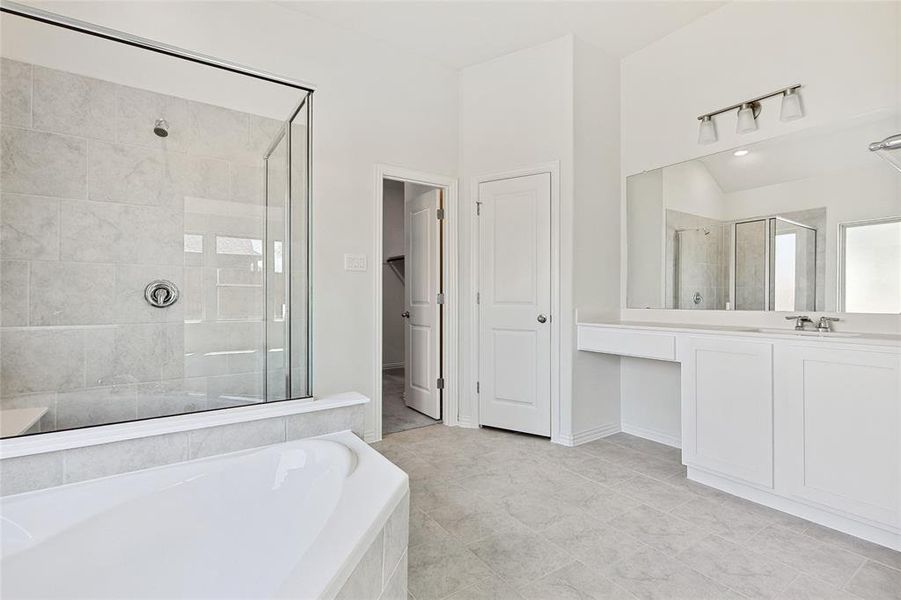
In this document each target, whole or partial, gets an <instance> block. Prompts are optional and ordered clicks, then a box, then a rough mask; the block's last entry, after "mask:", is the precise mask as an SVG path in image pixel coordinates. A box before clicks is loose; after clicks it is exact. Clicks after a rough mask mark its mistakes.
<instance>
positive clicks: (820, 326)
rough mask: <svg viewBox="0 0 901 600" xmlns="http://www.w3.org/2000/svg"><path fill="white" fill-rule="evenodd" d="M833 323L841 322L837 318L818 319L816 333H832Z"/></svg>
mask: <svg viewBox="0 0 901 600" xmlns="http://www.w3.org/2000/svg"><path fill="white" fill-rule="evenodd" d="M833 321H841V319H839V318H838V317H825V316H824V317H820V321H819V322H818V323H817V331H819V332H820V333H829V332H830V331H832V322H833Z"/></svg>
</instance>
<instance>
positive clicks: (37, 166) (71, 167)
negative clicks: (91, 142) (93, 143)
mask: <svg viewBox="0 0 901 600" xmlns="http://www.w3.org/2000/svg"><path fill="white" fill-rule="evenodd" d="M0 146H2V152H0V179H2V181H3V191H4V193H19V194H33V195H37V196H53V197H63V198H84V197H85V192H86V189H87V186H86V174H85V172H86V168H87V142H86V141H85V140H84V139H80V138H74V137H68V136H63V135H56V134H53V133H45V132H43V131H31V130H25V129H16V128H12V127H3V128H0Z"/></svg>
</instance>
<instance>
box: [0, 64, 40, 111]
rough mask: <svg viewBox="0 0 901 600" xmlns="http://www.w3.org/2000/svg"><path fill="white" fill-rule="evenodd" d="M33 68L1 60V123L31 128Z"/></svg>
mask: <svg viewBox="0 0 901 600" xmlns="http://www.w3.org/2000/svg"><path fill="white" fill-rule="evenodd" d="M31 90H32V66H31V65H29V64H27V63H22V62H19V61H16V60H11V59H9V58H0V122H2V123H3V124H4V125H17V126H19V127H30V126H31Z"/></svg>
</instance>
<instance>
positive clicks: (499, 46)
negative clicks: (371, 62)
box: [277, 0, 725, 69]
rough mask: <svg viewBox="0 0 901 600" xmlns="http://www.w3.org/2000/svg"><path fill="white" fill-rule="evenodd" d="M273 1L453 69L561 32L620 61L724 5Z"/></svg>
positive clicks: (490, 57) (500, 54) (507, 52)
mask: <svg viewBox="0 0 901 600" xmlns="http://www.w3.org/2000/svg"><path fill="white" fill-rule="evenodd" d="M277 3H278V4H280V5H282V6H284V7H286V8H288V9H290V10H296V11H300V12H303V13H306V14H307V15H310V16H313V17H317V18H320V19H322V20H324V21H328V22H330V23H332V24H333V25H337V26H340V27H343V28H345V29H349V30H351V31H355V32H357V33H360V34H363V35H366V36H369V37H372V38H375V39H378V40H381V41H382V42H385V43H387V44H390V45H393V46H395V47H397V48H400V49H403V50H406V51H408V52H413V53H416V54H418V55H420V56H423V57H426V58H430V59H433V60H436V61H438V62H441V63H443V64H445V65H447V66H450V67H453V68H456V69H459V68H462V67H466V66H469V65H473V64H477V63H480V62H484V61H486V60H490V59H492V58H496V57H498V56H502V55H504V54H509V53H510V52H514V51H516V50H521V49H523V48H528V47H530V46H535V45H537V44H540V43H543V42H547V41H550V40H552V39H555V38H558V37H560V36H563V35H566V34H568V33H573V34H575V35H576V36H578V37H579V38H581V39H583V40H585V41H587V42H589V43H591V44H593V45H595V46H597V47H599V48H601V49H603V50H605V51H607V52H608V53H609V54H611V55H613V56H615V57H622V56H625V55H627V54H630V53H632V52H634V51H636V50H638V49H640V48H643V47H644V46H647V45H648V44H650V43H651V42H653V41H655V40H658V39H660V38H662V37H664V36H666V35H667V34H669V33H671V32H673V31H675V30H676V29H679V28H680V27H683V26H685V25H687V24H688V23H690V22H691V21H694V20H695V19H697V18H698V17H701V16H703V15H705V14H707V13H709V12H712V11H714V10H716V9H717V8H719V7H720V6H722V5H723V4H725V3H724V2H706V1H701V2H697V1H685V2H681V1H669V2H666V1H665V2H644V1H618V2H617V1H595V2H584V1H583V2H569V1H559V2H547V1H545V2H520V1H516V0H508V1H487V2H469V1H454V0H444V1H420V2H403V1H400V2H381V1H373V0H369V1H366V2H358V1H349V2H336V1H327V2H321V1H319V2H317V1H312V2H308V1H298V0H293V1H292V0H281V1H278V2H277Z"/></svg>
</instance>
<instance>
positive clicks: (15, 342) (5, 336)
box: [0, 329, 85, 396]
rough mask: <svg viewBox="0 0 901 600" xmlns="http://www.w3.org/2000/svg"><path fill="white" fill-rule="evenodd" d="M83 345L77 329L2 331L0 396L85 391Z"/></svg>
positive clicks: (0, 341)
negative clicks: (81, 389)
mask: <svg viewBox="0 0 901 600" xmlns="http://www.w3.org/2000/svg"><path fill="white" fill-rule="evenodd" d="M83 341H84V332H83V331H81V330H77V329H53V330H40V329H31V330H9V329H7V330H2V331H0V345H2V347H3V353H2V355H0V394H2V395H4V396H5V395H18V394H27V393H31V392H49V391H57V390H60V391H68V390H75V389H80V388H83V387H84V384H85V378H84V377H85V357H84V343H83Z"/></svg>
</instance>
